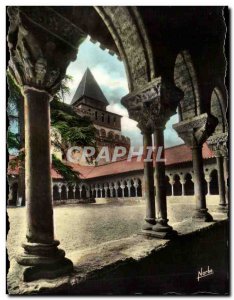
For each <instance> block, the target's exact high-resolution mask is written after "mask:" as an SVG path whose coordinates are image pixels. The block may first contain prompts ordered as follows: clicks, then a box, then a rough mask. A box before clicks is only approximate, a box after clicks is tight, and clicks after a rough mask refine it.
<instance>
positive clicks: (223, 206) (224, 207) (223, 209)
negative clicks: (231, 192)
mask: <svg viewBox="0 0 234 300" xmlns="http://www.w3.org/2000/svg"><path fill="white" fill-rule="evenodd" d="M218 211H221V212H227V211H228V205H227V204H219V206H218Z"/></svg>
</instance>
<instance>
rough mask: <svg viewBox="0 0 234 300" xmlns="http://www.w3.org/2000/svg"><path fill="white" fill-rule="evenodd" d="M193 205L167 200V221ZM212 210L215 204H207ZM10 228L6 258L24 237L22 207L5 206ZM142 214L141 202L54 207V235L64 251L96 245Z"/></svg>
mask: <svg viewBox="0 0 234 300" xmlns="http://www.w3.org/2000/svg"><path fill="white" fill-rule="evenodd" d="M194 208H195V206H194V205H189V204H185V203H171V204H170V203H169V204H168V216H169V219H170V221H169V224H171V225H173V224H175V223H178V222H181V221H182V220H184V219H186V218H189V217H191V214H192V211H193V210H194ZM209 209H210V211H211V212H212V211H215V210H216V209H217V206H210V207H209ZM7 211H8V217H9V221H10V230H9V233H8V237H7V247H8V255H9V258H10V259H12V258H13V257H14V256H15V253H16V252H17V250H18V249H19V246H20V243H21V242H22V241H23V240H24V237H25V232H26V230H25V227H26V217H25V213H26V209H25V207H22V208H8V210H7ZM144 216H145V206H144V204H143V203H136V204H125V205H123V204H119V205H118V204H116V203H115V204H102V205H101V204H99V205H96V204H86V205H85V204H76V205H64V206H58V207H55V208H54V220H55V237H56V239H58V240H59V241H60V243H61V248H62V249H64V250H65V251H66V253H69V252H73V251H77V250H81V249H85V248H87V247H93V246H97V245H99V244H101V243H104V242H107V241H111V240H117V239H120V238H125V237H129V236H131V235H132V234H135V233H138V232H139V231H140V229H141V225H142V221H143V218H144Z"/></svg>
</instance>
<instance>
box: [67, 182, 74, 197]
mask: <svg viewBox="0 0 234 300" xmlns="http://www.w3.org/2000/svg"><path fill="white" fill-rule="evenodd" d="M68 199H74V193H73V186H72V185H69V186H68Z"/></svg>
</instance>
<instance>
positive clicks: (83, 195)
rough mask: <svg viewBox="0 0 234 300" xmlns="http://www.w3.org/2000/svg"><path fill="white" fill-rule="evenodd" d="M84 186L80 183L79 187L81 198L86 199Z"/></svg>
mask: <svg viewBox="0 0 234 300" xmlns="http://www.w3.org/2000/svg"><path fill="white" fill-rule="evenodd" d="M86 198H87V197H86V188H85V186H84V184H82V187H81V199H86Z"/></svg>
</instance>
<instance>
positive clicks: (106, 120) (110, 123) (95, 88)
mask: <svg viewBox="0 0 234 300" xmlns="http://www.w3.org/2000/svg"><path fill="white" fill-rule="evenodd" d="M71 105H72V106H73V109H74V110H75V112H76V113H77V114H78V115H80V116H87V117H89V118H90V119H91V120H92V122H93V124H94V126H95V128H96V130H97V134H96V141H97V148H98V150H100V148H101V147H103V146H107V147H108V149H109V153H110V158H112V156H113V152H114V148H115V146H123V147H126V149H127V153H128V151H129V148H130V139H129V138H128V137H125V136H123V135H122V134H121V118H122V116H120V115H118V114H115V113H112V112H109V111H107V110H106V107H107V106H108V105H109V102H108V101H107V99H106V97H105V95H104V94H103V92H102V90H101V88H100V87H99V85H98V83H97V81H96V80H95V78H94V76H93V74H92V73H91V71H90V70H89V68H87V69H86V71H85V73H84V75H83V77H82V79H81V81H80V83H79V85H78V88H77V90H76V92H75V94H74V97H73V99H72V102H71ZM80 155H81V154H80ZM79 163H80V164H82V165H87V162H86V161H79ZM105 163H106V162H105V161H103V160H100V161H99V163H98V164H99V165H101V164H105Z"/></svg>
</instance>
